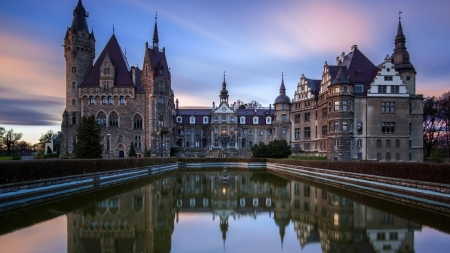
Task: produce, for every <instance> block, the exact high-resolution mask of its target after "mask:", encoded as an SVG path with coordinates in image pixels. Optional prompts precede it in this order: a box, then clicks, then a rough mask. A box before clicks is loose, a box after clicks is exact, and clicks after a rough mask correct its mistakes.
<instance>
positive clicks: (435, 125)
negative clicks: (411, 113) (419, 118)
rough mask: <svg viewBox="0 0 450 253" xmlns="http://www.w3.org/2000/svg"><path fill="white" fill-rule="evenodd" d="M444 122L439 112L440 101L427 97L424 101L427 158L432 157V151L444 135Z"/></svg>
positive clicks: (424, 135)
mask: <svg viewBox="0 0 450 253" xmlns="http://www.w3.org/2000/svg"><path fill="white" fill-rule="evenodd" d="M443 124H444V120H443V119H442V118H441V115H440V111H439V99H437V98H436V97H435V96H432V97H427V98H425V100H424V101H423V143H424V145H425V148H426V155H425V157H430V154H431V150H432V148H433V147H434V145H435V144H436V143H437V141H438V140H439V139H440V136H441V135H442V133H443V132H442V129H443Z"/></svg>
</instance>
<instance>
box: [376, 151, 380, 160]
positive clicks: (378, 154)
mask: <svg viewBox="0 0 450 253" xmlns="http://www.w3.org/2000/svg"><path fill="white" fill-rule="evenodd" d="M377 160H378V161H381V153H380V152H378V153H377Z"/></svg>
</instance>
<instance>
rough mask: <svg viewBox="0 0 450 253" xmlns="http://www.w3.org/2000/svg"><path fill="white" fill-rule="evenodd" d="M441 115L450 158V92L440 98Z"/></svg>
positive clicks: (446, 147)
mask: <svg viewBox="0 0 450 253" xmlns="http://www.w3.org/2000/svg"><path fill="white" fill-rule="evenodd" d="M439 104H440V105H439V114H440V115H441V118H442V120H443V121H444V124H445V127H444V138H443V141H444V142H445V149H447V158H449V156H450V92H449V91H448V92H445V93H444V94H442V95H441V96H440V97H439Z"/></svg>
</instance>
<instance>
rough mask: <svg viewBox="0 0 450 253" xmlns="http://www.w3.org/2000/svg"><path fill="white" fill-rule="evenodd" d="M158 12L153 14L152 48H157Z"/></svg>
mask: <svg viewBox="0 0 450 253" xmlns="http://www.w3.org/2000/svg"><path fill="white" fill-rule="evenodd" d="M157 21H158V12H156V14H155V28H154V29H153V48H158V43H159V38H158V22H157Z"/></svg>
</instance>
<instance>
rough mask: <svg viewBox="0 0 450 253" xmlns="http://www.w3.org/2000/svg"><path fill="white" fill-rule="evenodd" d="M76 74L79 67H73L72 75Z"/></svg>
mask: <svg viewBox="0 0 450 253" xmlns="http://www.w3.org/2000/svg"><path fill="white" fill-rule="evenodd" d="M75 73H77V67H75V66H73V67H72V74H75Z"/></svg>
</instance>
